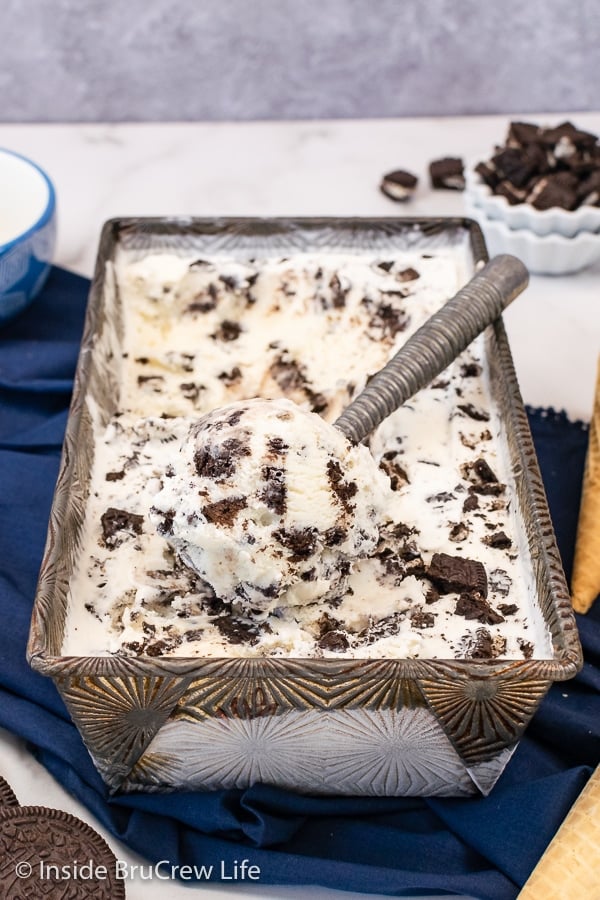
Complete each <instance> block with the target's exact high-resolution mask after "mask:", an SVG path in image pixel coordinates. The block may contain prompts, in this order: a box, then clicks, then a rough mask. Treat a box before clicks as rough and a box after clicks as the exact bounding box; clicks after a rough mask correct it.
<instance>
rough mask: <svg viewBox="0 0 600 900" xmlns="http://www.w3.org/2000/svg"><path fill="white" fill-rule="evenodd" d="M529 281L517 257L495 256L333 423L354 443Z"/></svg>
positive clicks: (425, 381) (449, 359) (434, 372)
mask: <svg viewBox="0 0 600 900" xmlns="http://www.w3.org/2000/svg"><path fill="white" fill-rule="evenodd" d="M528 282H529V272H528V271H527V269H526V268H525V266H524V265H523V263H522V262H521V260H520V259H517V257H516V256H510V255H509V254H507V253H505V254H501V255H500V256H495V257H494V258H493V259H491V260H490V262H488V263H487V264H486V265H485V266H484V267H483V268H482V269H481V271H479V272H478V273H477V274H476V275H475V276H474V277H473V278H472V279H471V281H469V282H468V283H467V284H466V285H465V286H464V287H462V288H461V289H460V290H459V291H458V293H457V294H456V295H455V296H454V297H453V298H452V299H451V300H449V301H448V302H447V303H445V304H444V306H443V307H442V308H441V309H440V310H439V311H438V312H437V313H435V314H434V315H433V316H432V317H431V318H430V319H428V320H427V322H425V324H424V325H422V326H421V327H420V328H419V329H418V330H417V331H415V333H414V334H413V335H412V336H411V337H410V338H409V339H408V340H407V342H406V343H405V344H404V345H403V346H402V347H401V349H400V350H399V351H398V352H397V353H396V354H395V356H393V357H392V359H391V360H390V361H389V362H388V363H387V365H386V366H384V368H383V369H381V370H380V371H379V372H377V374H376V375H374V376H373V378H372V379H371V380H370V382H369V384H368V385H367V386H366V388H365V389H364V390H363V391H361V393H360V394H359V395H358V397H356V398H355V399H354V400H353V401H352V403H351V404H350V405H349V406H348V407H347V408H346V409H345V410H344V412H343V413H342V415H341V416H340V417H339V419H338V420H337V421H336V422H335V425H336V427H337V428H339V429H340V430H341V431H343V432H344V434H345V435H346V437H347V438H349V439H350V440H351V441H353V442H354V443H356V444H358V443H360V441H362V440H363V438H365V437H366V436H367V435H368V434H370V433H371V432H372V431H373V430H374V429H375V428H377V426H378V425H380V424H381V422H383V420H384V419H386V418H387V417H388V416H389V415H390V413H392V412H394V410H395V409H397V408H398V407H399V406H402V404H403V403H406V401H407V400H409V399H410V398H411V397H412V396H413V395H414V394H416V393H417V391H419V390H420V389H421V388H423V387H425V386H426V385H428V384H429V383H430V382H431V381H433V379H434V378H435V377H436V376H437V375H439V374H440V372H442V371H443V370H444V369H445V368H446V366H448V365H450V363H451V362H452V361H453V360H454V359H456V357H457V356H458V354H459V353H461V352H462V351H463V350H464V349H465V347H468V345H469V344H470V343H471V341H472V340H473V339H474V338H476V337H477V335H478V334H480V333H481V332H482V331H483V330H484V329H485V328H486V327H487V326H488V325H490V324H491V323H492V322H494V321H495V320H496V319H497V318H498V316H499V315H500V314H501V313H502V310H503V309H506V307H507V306H508V305H509V303H512V301H513V300H514V299H515V297H517V296H518V295H519V294H520V293H521V291H523V290H525V288H526V287H527V284H528Z"/></svg>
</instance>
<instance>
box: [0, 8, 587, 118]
mask: <svg viewBox="0 0 600 900" xmlns="http://www.w3.org/2000/svg"><path fill="white" fill-rule="evenodd" d="M0 34H1V36H2V54H1V56H0V89H1V92H2V103H1V105H0V121H5V122H28V121H29V122H40V121H56V122H61V121H63V122H66V121H90V122H92V121H124V120H126V121H172V120H213V119H225V120H226V119H233V120H235V119H297V118H327V117H331V118H348V117H356V118H362V117H389V116H403V115H443V114H461V113H496V112H498V113H501V112H523V113H525V112H533V111H539V112H542V111H560V110H564V109H572V110H585V109H593V108H598V106H599V105H600V98H599V93H598V86H599V83H600V3H598V0H566V2H565V0H529V2H527V0H454V2H453V0H0Z"/></svg>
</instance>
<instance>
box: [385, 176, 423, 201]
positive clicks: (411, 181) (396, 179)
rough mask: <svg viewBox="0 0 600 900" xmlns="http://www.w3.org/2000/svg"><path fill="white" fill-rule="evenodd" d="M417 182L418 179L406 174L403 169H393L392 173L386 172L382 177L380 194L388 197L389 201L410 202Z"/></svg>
mask: <svg viewBox="0 0 600 900" xmlns="http://www.w3.org/2000/svg"><path fill="white" fill-rule="evenodd" d="M418 182H419V179H418V178H417V176H416V175H413V174H412V172H407V171H405V170H404V169H395V170H394V171H393V172H388V173H387V175H384V176H383V178H382V179H381V184H380V185H379V187H380V190H381V192H382V193H383V194H385V196H386V197H389V198H390V200H399V201H404V200H410V198H411V197H412V196H413V194H414V192H415V190H416V188H417V184H418Z"/></svg>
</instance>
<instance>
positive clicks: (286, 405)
mask: <svg viewBox="0 0 600 900" xmlns="http://www.w3.org/2000/svg"><path fill="white" fill-rule="evenodd" d="M389 492H390V486H389V481H388V480H387V478H386V476H385V475H384V474H383V473H382V472H381V471H380V470H379V469H378V467H377V465H376V463H375V461H374V460H373V458H372V456H371V454H370V453H369V450H368V449H367V448H366V447H364V446H354V445H353V444H351V443H350V442H349V441H348V440H347V438H346V437H345V436H344V435H343V434H342V432H341V431H339V430H338V429H337V428H335V427H334V426H332V425H329V424H327V423H326V422H325V421H324V420H323V419H322V418H321V417H320V416H318V415H316V414H315V413H310V412H305V411H303V410H302V409H301V408H300V407H298V406H297V405H296V404H295V403H292V402H291V401H289V400H277V401H274V400H249V401H244V402H239V403H233V404H230V405H229V406H225V407H223V408H221V409H219V410H216V411H215V412H212V413H209V414H208V415H206V416H204V417H202V418H201V419H199V420H198V421H197V422H196V423H195V424H194V425H193V426H192V427H191V429H190V431H189V433H188V435H187V438H186V440H185V441H184V442H183V444H182V446H181V447H180V448H179V451H178V453H177V454H175V456H174V458H173V459H172V464H171V465H170V466H169V468H168V469H167V471H165V473H164V477H163V487H162V489H161V490H160V491H159V493H158V494H157V495H156V497H155V499H154V505H153V508H152V512H151V517H152V520H153V523H154V525H155V527H156V528H157V529H158V531H159V532H160V533H161V534H163V535H164V537H165V538H166V539H167V541H168V542H169V543H170V544H171V545H172V546H173V547H174V549H175V550H176V551H177V552H178V554H179V555H180V557H181V559H182V560H183V561H184V562H185V564H186V565H188V566H189V567H191V568H192V569H194V570H195V571H196V572H197V573H198V574H199V575H200V576H201V578H203V579H204V580H206V581H208V582H209V584H211V585H212V587H213V589H214V591H215V593H216V595H217V596H218V597H219V598H221V599H222V600H224V601H226V602H229V603H232V604H235V605H236V606H237V607H238V608H239V609H240V610H242V611H244V612H245V613H246V614H249V615H254V616H257V615H260V614H261V613H267V612H269V611H270V610H272V609H274V608H276V607H280V606H282V605H286V606H293V605H298V604H304V603H310V602H312V601H313V600H316V599H317V598H320V597H324V596H333V597H334V596H338V595H341V594H342V593H343V591H344V588H345V579H346V576H347V575H348V573H349V571H350V569H351V565H352V560H353V559H356V558H358V557H364V556H368V555H369V554H370V553H371V552H372V551H373V549H374V548H375V546H376V544H377V541H378V536H379V524H380V523H381V522H382V521H383V519H382V516H383V510H385V507H386V502H387V498H388V495H389Z"/></svg>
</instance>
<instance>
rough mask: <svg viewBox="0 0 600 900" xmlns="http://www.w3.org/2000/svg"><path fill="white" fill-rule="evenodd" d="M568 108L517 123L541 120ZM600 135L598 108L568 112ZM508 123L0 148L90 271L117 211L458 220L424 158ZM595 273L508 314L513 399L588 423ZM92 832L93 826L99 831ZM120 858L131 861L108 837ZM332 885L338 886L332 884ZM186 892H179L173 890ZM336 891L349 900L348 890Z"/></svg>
mask: <svg viewBox="0 0 600 900" xmlns="http://www.w3.org/2000/svg"><path fill="white" fill-rule="evenodd" d="M566 117H567V114H563V115H562V116H556V115H553V116H552V115H543V114H540V115H537V116H533V115H532V116H528V117H527V118H528V119H530V120H535V121H539V122H543V123H552V122H557V121H560V120H561V119H562V118H566ZM571 118H573V119H574V121H575V122H576V123H577V124H578V125H580V126H581V127H586V128H589V129H591V130H594V131H596V132H599V131H600V113H588V114H582V113H576V114H575V113H574V114H572V115H571ZM508 121H509V117H507V116H488V117H472V118H445V119H428V118H421V119H403V120H388V121H375V120H372V121H368V122H366V121H365V122H360V121H343V122H342V121H337V122H329V121H314V122H296V123H253V124H181V125H177V124H174V125H140V124H138V125H106V126H104V125H80V126H77V125H0V146H4V147H7V148H10V149H13V150H16V151H18V152H21V153H24V154H26V155H28V156H30V157H31V158H33V159H34V160H36V161H37V162H38V163H39V164H40V165H41V166H42V167H43V168H45V169H46V170H47V172H48V173H49V175H50V176H51V178H52V179H53V181H54V184H55V186H56V189H57V196H58V207H59V236H58V247H57V253H56V262H57V263H58V264H59V265H62V266H65V267H66V268H69V269H72V270H74V271H76V272H79V273H80V274H82V275H86V276H90V275H91V274H92V270H93V263H94V258H95V253H96V247H97V242H98V237H99V233H100V229H101V226H102V223H103V222H104V221H105V220H106V219H108V218H111V217H113V216H119V215H200V216H210V215H249V216H257V215H348V216H357V215H358V216H389V215H392V216H393V215H456V214H459V215H460V214H462V213H463V212H464V198H463V196H462V195H461V194H459V193H454V192H440V191H435V192H433V191H431V190H430V189H429V186H428V180H427V176H426V170H427V163H428V161H429V160H431V159H434V158H436V157H439V156H443V155H458V156H462V157H463V158H465V159H475V158H479V157H483V156H486V155H487V154H489V152H490V151H491V149H492V147H493V145H494V143H495V142H497V141H500V140H501V139H502V138H503V136H504V133H505V130H506V125H507V122H508ZM400 167H401V168H408V169H410V170H412V171H414V172H415V173H417V174H419V175H420V178H421V180H420V186H419V190H418V192H417V194H416V196H415V198H414V199H413V200H412V201H411V203H410V204H407V205H400V204H394V203H392V202H391V201H389V200H387V199H386V198H385V197H384V196H382V195H381V194H380V192H379V191H378V183H379V179H380V177H381V175H382V174H383V173H384V172H386V171H388V170H390V169H393V168H400ZM599 276H600V265H596V266H594V267H592V268H590V269H588V270H586V271H583V272H581V273H578V274H576V275H571V276H565V277H539V276H538V277H533V278H532V280H531V284H530V287H529V288H528V289H527V291H526V293H525V294H524V295H523V296H522V297H520V298H519V300H518V301H517V302H516V303H515V304H514V305H513V306H512V307H511V308H510V309H509V310H508V312H507V313H506V317H505V318H506V324H507V328H508V332H509V337H510V341H511V345H512V349H513V354H514V357H515V364H516V368H517V373H518V375H519V380H520V383H521V388H522V392H523V396H524V399H525V401H526V402H527V403H530V404H532V405H536V406H537V405H540V406H549V405H553V406H555V407H556V408H559V409H561V408H564V409H566V410H567V411H568V413H569V414H570V416H571V417H574V418H575V417H579V418H584V419H588V418H589V412H590V410H591V406H592V395H593V387H594V378H595V368H596V361H597V358H598V354H599V352H600V310H599V305H600V292H599V291H598V285H599V283H600V282H599ZM0 772H1V773H2V774H3V775H4V776H5V777H7V778H8V779H9V781H11V783H12V784H13V786H14V788H15V790H16V792H17V795H18V797H19V799H20V801H21V803H35V802H37V803H40V802H43V803H46V804H48V805H54V806H57V807H60V808H63V809H66V810H68V811H71V812H74V813H75V814H77V815H80V816H81V817H82V818H84V819H86V820H88V821H90V822H91V823H92V824H93V825H94V827H96V828H98V825H97V823H96V822H95V821H93V820H92V818H91V816H90V815H89V814H88V813H87V812H86V811H85V810H84V809H83V808H82V807H81V806H80V805H79V804H78V803H77V802H76V801H74V800H73V798H71V797H69V796H68V795H67V794H66V792H65V791H63V790H62V788H60V787H59V786H58V785H56V784H55V783H54V781H53V780H52V779H51V778H50V777H49V776H48V775H47V773H46V772H45V771H44V770H43V769H42V768H41V767H40V766H39V765H38V764H37V763H36V762H35V761H34V760H33V759H32V758H31V757H30V755H29V754H28V753H27V752H26V751H25V749H24V748H23V747H22V745H21V744H20V742H19V741H18V740H16V739H15V738H14V737H12V736H11V735H8V734H6V733H2V732H0ZM98 830H100V831H102V829H100V828H98ZM110 843H111V844H112V846H113V848H114V850H115V853H116V854H117V856H119V857H120V858H123V859H128V860H131V861H135V860H134V857H133V856H132V855H131V854H130V853H129V852H128V851H127V850H126V848H124V847H123V846H120V845H118V844H117V843H116V842H115V841H112V840H111V841H110ZM340 887H343V885H340ZM184 891H185V892H186V893H185V894H184ZM127 892H128V897H129V898H130V900H137V898H141V897H142V896H143V897H144V898H149V900H152V898H165V897H168V898H171V897H172V898H176V897H182V898H183V897H188V898H189V897H190V889H189V888H187V887H184V886H183V885H181V884H173V883H168V886H167V887H166V888H165V883H164V882H163V883H157V882H140V881H137V882H129V883H128V884H127ZM232 893H234V894H236V895H240V896H243V895H245V894H252V895H253V896H257V895H258V894H260V896H262V897H265V898H269V897H270V898H282V900H283V898H285V900H292V898H298V900H303V898H306V897H310V898H315V900H317V898H318V900H325V898H328V900H333V898H334V897H337V896H338V895H337V893H336V892H332V891H327V890H324V889H320V888H275V887H274V888H267V887H264V886H262V885H261V886H260V888H259V889H258V890H257V889H256V888H253V887H252V886H250V887H244V886H238V887H235V888H229V887H225V886H212V885H202V886H201V887H199V888H198V889H197V894H198V896H201V897H205V898H207V900H221V898H222V900H225V898H228V897H230V896H231V895H232ZM340 896H341V897H343V898H344V897H345V898H348V900H350V898H352V897H353V896H357V895H352V894H343V895H340Z"/></svg>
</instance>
